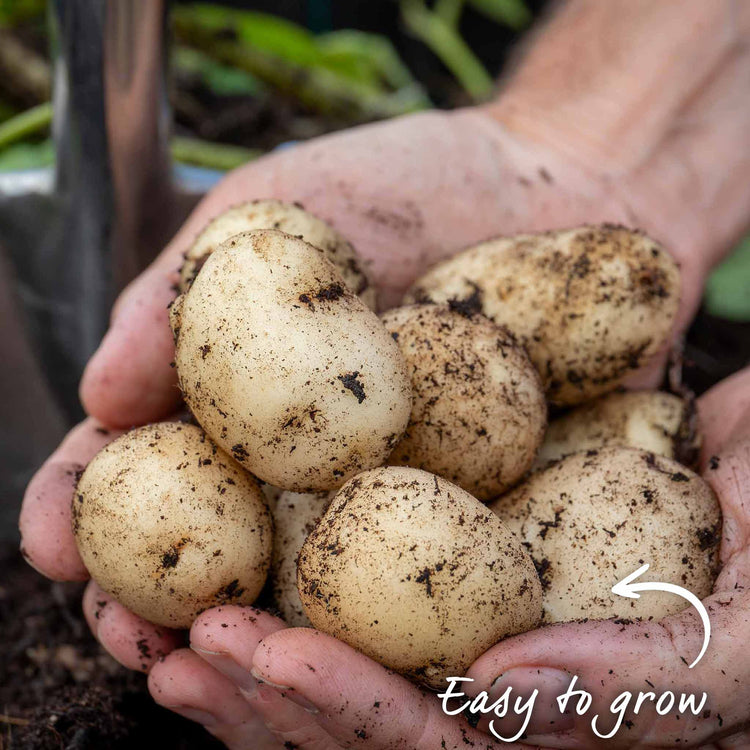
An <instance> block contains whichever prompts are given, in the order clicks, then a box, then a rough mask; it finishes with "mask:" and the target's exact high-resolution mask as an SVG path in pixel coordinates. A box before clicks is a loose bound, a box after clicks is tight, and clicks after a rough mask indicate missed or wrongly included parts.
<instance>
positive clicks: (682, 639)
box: [466, 592, 750, 750]
mask: <svg viewBox="0 0 750 750" xmlns="http://www.w3.org/2000/svg"><path fill="white" fill-rule="evenodd" d="M643 596H648V593H647V592H645V593H644V594H643ZM704 605H705V606H706V609H707V611H708V614H709V617H710V620H711V624H712V634H711V641H710V643H709V646H708V650H707V651H706V653H705V655H704V656H703V658H702V659H701V661H700V662H699V663H698V664H697V665H696V666H695V667H694V668H693V669H690V668H688V665H689V664H690V663H692V661H693V660H694V659H695V657H696V656H697V655H698V653H699V652H700V649H701V646H702V643H703V626H702V624H701V621H700V619H699V617H698V615H697V613H696V612H695V610H694V609H692V608H691V609H689V610H685V611H684V612H683V613H681V614H680V615H676V616H673V617H670V618H666V619H665V620H662V621H661V622H638V623H629V622H627V621H623V620H605V621H599V622H593V621H592V622H586V623H565V624H560V625H552V626H549V627H546V628H542V629H540V630H536V631H533V632H530V633H527V634H524V635H521V636H518V637H516V638H511V639H509V640H507V641H504V642H502V643H499V644H498V645H496V646H495V647H494V648H492V649H491V650H490V651H488V652H487V653H485V654H484V655H483V656H482V657H481V658H480V659H479V660H477V661H476V662H475V663H474V665H472V667H471V669H470V670H469V672H468V674H467V676H468V677H470V678H472V679H473V680H474V683H472V691H471V692H472V693H474V694H477V693H479V692H480V691H482V690H486V691H488V693H489V695H490V697H491V698H493V699H494V698H496V697H499V696H500V695H501V694H502V692H504V691H506V690H507V688H508V687H509V686H510V687H511V688H513V690H514V694H517V693H522V694H528V693H529V691H530V690H532V689H533V688H534V687H537V688H539V689H540V692H543V690H544V687H545V686H544V685H543V684H537V685H532V684H530V682H533V678H532V677H531V675H532V674H538V675H541V677H539V678H538V680H537V681H540V682H550V681H555V682H556V683H557V684H558V685H563V686H564V685H568V688H567V692H570V691H571V688H570V683H571V682H572V681H573V678H576V680H575V685H574V686H573V688H572V689H573V690H584V691H586V693H587V694H588V695H589V696H590V699H589V698H587V697H586V694H584V693H578V694H575V695H573V696H572V697H571V698H570V699H569V701H568V703H567V705H566V706H563V708H565V709H566V710H565V713H566V714H567V715H568V716H572V718H573V722H572V723H573V727H572V728H571V729H567V730H565V731H557V732H555V731H550V727H551V726H554V724H553V718H552V717H550V716H549V715H547V714H548V713H549V712H548V711H541V712H539V713H538V714H537V715H536V716H533V718H532V721H531V723H530V724H529V726H528V729H527V737H526V741H527V742H529V743H532V744H539V745H542V746H543V747H545V748H588V747H591V748H597V747H602V745H603V744H604V741H605V738H606V746H607V747H611V748H613V750H614V749H615V748H633V747H642V746H647V747H676V746H699V745H703V744H705V743H706V742H707V741H709V740H710V739H712V738H715V737H716V736H723V735H724V734H731V733H732V731H737V730H738V729H740V728H741V727H742V724H743V723H744V722H745V721H746V713H747V706H748V703H749V702H750V685H748V683H747V680H746V679H744V674H745V671H746V667H745V666H744V665H745V664H746V660H745V659H746V657H745V656H744V654H743V642H744V641H745V639H744V638H742V637H738V636H740V634H742V633H746V632H748V626H749V625H750V602H749V601H748V596H747V595H746V594H744V593H726V592H725V593H720V594H714V595H713V596H711V597H710V598H708V599H706V600H705V601H704ZM557 691H558V695H563V694H565V693H566V688H564V687H563V689H562V690H560V689H559V688H558V690H557ZM466 692H467V693H469V688H468V687H467V688H466ZM704 693H705V695H706V697H705V702H704V701H703V694H704ZM690 694H693V695H694V696H695V698H694V699H693V702H692V706H685V705H683V708H684V709H685V710H683V711H680V701H681V699H682V700H683V701H685V700H687V696H689V695H690ZM683 695H684V696H686V698H682V696H683ZM662 696H664V697H662ZM559 707H560V706H559V702H558V707H557V708H559ZM569 723H571V722H568V724H569ZM610 735H611V736H610Z"/></svg>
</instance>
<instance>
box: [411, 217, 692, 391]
mask: <svg viewBox="0 0 750 750" xmlns="http://www.w3.org/2000/svg"><path fill="white" fill-rule="evenodd" d="M449 301H450V302H452V303H453V304H454V306H457V305H461V306H463V307H464V309H475V310H477V311H479V312H482V313H483V314H484V315H486V316H487V317H488V318H490V319H491V320H493V321H494V322H495V323H498V324H502V325H506V326H507V327H508V328H509V329H510V330H511V331H512V332H513V334H514V335H515V336H516V337H517V338H518V340H519V341H520V343H521V344H523V345H524V347H525V348H526V350H527V351H528V353H529V356H530V357H531V361H532V362H533V363H534V365H535V366H536V368H537V370H538V371H539V374H540V375H541V377H542V381H543V383H544V386H545V389H546V391H547V398H548V400H549V401H550V402H551V403H554V404H558V405H571V404H578V403H582V402H584V401H590V400H591V399H593V398H595V397H596V396H599V395H601V394H603V393H606V392H608V391H611V390H613V389H614V388H615V387H616V386H617V385H618V384H619V383H620V382H621V381H622V380H623V378H624V377H625V376H626V375H628V374H629V373H631V372H633V371H634V370H636V369H638V368H639V367H641V366H642V365H644V364H645V363H646V362H647V361H648V360H649V359H650V358H651V357H652V355H654V354H655V353H656V352H657V351H659V350H660V349H661V348H662V347H663V346H664V345H665V344H666V342H667V341H668V339H669V335H670V332H671V330H672V326H673V323H674V320H675V316H676V314H677V309H678V307H679V302H680V275H679V270H678V268H677V265H676V264H675V262H674V261H673V260H672V259H671V258H670V256H669V255H668V254H667V253H666V252H665V251H664V250H663V249H662V248H661V247H660V246H659V245H658V244H657V243H656V242H654V241H653V240H652V239H650V238H649V237H647V236H646V235H644V234H642V233H640V232H636V231H631V230H629V229H625V228H623V227H617V226H612V225H602V226H590V227H589V226H587V227H580V228H578V229H570V230H563V231H555V232H545V233H543V234H527V235H518V236H515V237H500V238H497V239H493V240H489V241H488V242H484V243H482V244H480V245H477V246H475V247H471V248H468V249H467V250H464V251H463V252H461V253H459V254H458V255H456V256H454V257H453V258H451V259H449V260H446V261H443V262H442V263H440V264H438V265H437V266H435V267H434V268H433V269H432V270H430V271H428V272H427V273H426V274H425V275H424V276H422V278H421V279H419V280H418V281H417V282H416V283H415V284H414V285H413V287H412V288H411V290H410V291H409V292H408V293H407V295H406V297H405V299H404V302H405V304H408V303H412V302H438V303H439V302H449Z"/></svg>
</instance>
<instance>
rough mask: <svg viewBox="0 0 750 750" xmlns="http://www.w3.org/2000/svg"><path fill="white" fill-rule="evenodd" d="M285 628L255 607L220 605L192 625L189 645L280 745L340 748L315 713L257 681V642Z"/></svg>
mask: <svg viewBox="0 0 750 750" xmlns="http://www.w3.org/2000/svg"><path fill="white" fill-rule="evenodd" d="M285 627H286V625H285V623H284V621H283V620H280V619H279V618H278V617H273V616H272V615H269V614H268V613H267V612H262V611H260V610H258V609H255V608H254V607H238V606H230V607H216V608H214V609H209V610H207V611H206V612H204V613H203V614H201V615H200V617H199V618H198V619H197V620H196V621H195V623H194V624H193V627H192V628H191V630H190V647H191V648H192V649H193V650H194V651H195V652H196V653H197V654H198V655H199V656H200V657H201V658H203V659H204V660H205V661H206V662H207V663H208V664H210V665H211V666H212V667H214V669H216V670H217V671H218V672H220V673H221V674H223V675H224V676H225V677H226V678H227V679H228V680H230V681H231V683H232V684H233V686H234V688H235V689H236V690H239V691H240V693H241V694H242V695H243V696H244V698H245V699H246V700H247V702H248V704H249V705H250V706H251V707H252V708H253V709H254V710H255V711H256V712H257V713H258V715H259V716H261V717H262V718H263V720H264V721H265V724H266V726H267V727H268V729H269V730H270V731H271V732H272V733H273V734H274V736H275V737H276V738H277V739H278V740H279V743H280V744H285V746H287V747H290V746H291V747H297V748H300V750H302V749H303V748H304V749H305V750H308V749H309V750H324V748H325V749H327V748H335V747H338V745H337V743H335V742H334V741H333V740H332V739H331V737H330V735H328V734H327V733H326V732H325V731H324V730H322V729H321V728H320V727H319V726H318V724H317V721H316V720H315V718H314V716H313V714H311V713H310V712H309V711H306V710H305V708H303V707H302V706H299V705H297V704H295V703H294V702H292V701H291V700H289V699H288V698H287V696H286V695H281V694H279V693H278V692H277V691H275V690H274V689H273V688H272V687H268V686H263V685H261V686H259V685H258V682H257V680H256V679H255V677H253V675H252V673H251V670H252V665H253V655H254V654H255V649H256V648H257V646H258V644H259V643H260V642H261V641H262V640H263V639H264V638H265V637H266V636H269V635H271V634H272V633H275V632H277V631H279V630H283V629H284V628H285Z"/></svg>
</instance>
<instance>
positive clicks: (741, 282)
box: [704, 237, 750, 321]
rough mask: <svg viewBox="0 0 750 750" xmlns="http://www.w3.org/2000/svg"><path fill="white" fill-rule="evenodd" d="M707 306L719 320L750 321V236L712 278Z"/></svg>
mask: <svg viewBox="0 0 750 750" xmlns="http://www.w3.org/2000/svg"><path fill="white" fill-rule="evenodd" d="M704 303H705V306H706V309H707V310H708V312H710V313H711V314H712V315H716V316H717V317H720V318H728V319H729V320H738V321H750V237H746V238H745V239H744V240H743V242H741V243H740V245H739V246H738V247H737V248H736V249H735V251H734V252H733V253H732V254H731V255H730V256H729V257H728V258H727V259H726V260H725V261H724V262H723V263H722V264H721V265H720V266H718V267H717V268H716V269H715V270H714V272H713V273H712V274H711V275H710V276H709V278H708V283H707V284H706V293H705V298H704Z"/></svg>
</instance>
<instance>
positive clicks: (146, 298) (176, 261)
mask: <svg viewBox="0 0 750 750" xmlns="http://www.w3.org/2000/svg"><path fill="white" fill-rule="evenodd" d="M256 189H257V190H258V191H260V192H257V193H253V194H251V193H250V192H248V193H247V194H242V193H238V192H237V191H236V190H235V189H234V188H233V187H232V184H231V182H229V181H228V180H226V179H225V180H224V182H223V183H221V184H220V185H218V186H217V187H216V188H215V189H214V190H213V191H212V192H211V193H209V195H208V196H206V198H205V199H204V200H202V201H201V202H200V203H199V204H198V206H197V207H196V208H195V210H194V211H193V213H192V214H191V215H190V217H189V218H188V220H187V221H186V222H185V224H184V225H183V226H182V228H181V229H180V231H179V232H178V233H177V234H176V235H175V237H174V238H173V239H172V241H171V242H170V243H169V245H167V247H166V248H165V249H164V251H163V252H162V253H161V255H159V257H158V258H157V259H156V260H155V261H154V262H153V263H152V264H151V266H149V268H148V269H146V271H145V272H144V273H142V274H141V275H140V276H139V277H138V278H137V279H135V280H134V281H133V282H132V283H131V284H130V285H129V286H128V287H127V288H126V289H125V290H124V291H123V293H122V294H121V295H120V297H119V299H118V300H117V302H116V303H115V306H114V308H113V310H112V319H111V322H110V328H109V331H108V332H107V333H106V334H105V336H104V338H103V339H102V342H101V344H100V345H99V348H98V349H97V351H96V353H95V354H94V356H93V357H92V358H91V360H90V361H89V363H88V365H87V366H86V370H85V371H84V373H83V377H82V379H81V386H80V398H81V403H82V404H83V406H84V409H85V410H86V412H87V413H88V414H90V415H92V416H94V417H96V418H97V419H99V420H101V422H103V423H104V424H107V425H112V426H114V427H130V426H132V425H139V424H145V423H147V422H153V421H155V420H157V419H160V418H162V417H163V416H164V415H166V414H169V413H170V412H171V411H173V410H174V409H175V407H176V406H177V404H178V403H179V401H180V392H179V389H178V387H177V377H176V374H175V372H174V369H173V368H172V367H171V362H172V360H173V358H174V341H173V338H172V331H171V329H170V326H169V314H168V305H169V303H170V302H171V301H172V300H173V299H174V298H175V296H176V287H175V285H176V283H177V280H178V271H179V268H180V266H181V265H182V260H183V256H184V253H185V252H186V250H187V249H188V248H189V247H190V244H191V243H192V241H193V240H194V239H195V236H196V235H197V234H198V233H199V232H200V231H201V230H202V229H203V227H204V226H205V225H206V224H207V223H208V222H209V221H210V220H211V219H212V218H214V217H215V216H217V215H218V214H219V213H221V212H222V211H224V210H225V209H227V208H229V207H230V206H231V205H233V204H236V203H238V202H239V201H241V200H251V199H252V198H253V197H264V196H269V195H271V194H272V193H271V192H266V191H265V188H264V182H263V181H258V185H257V187H256Z"/></svg>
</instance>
